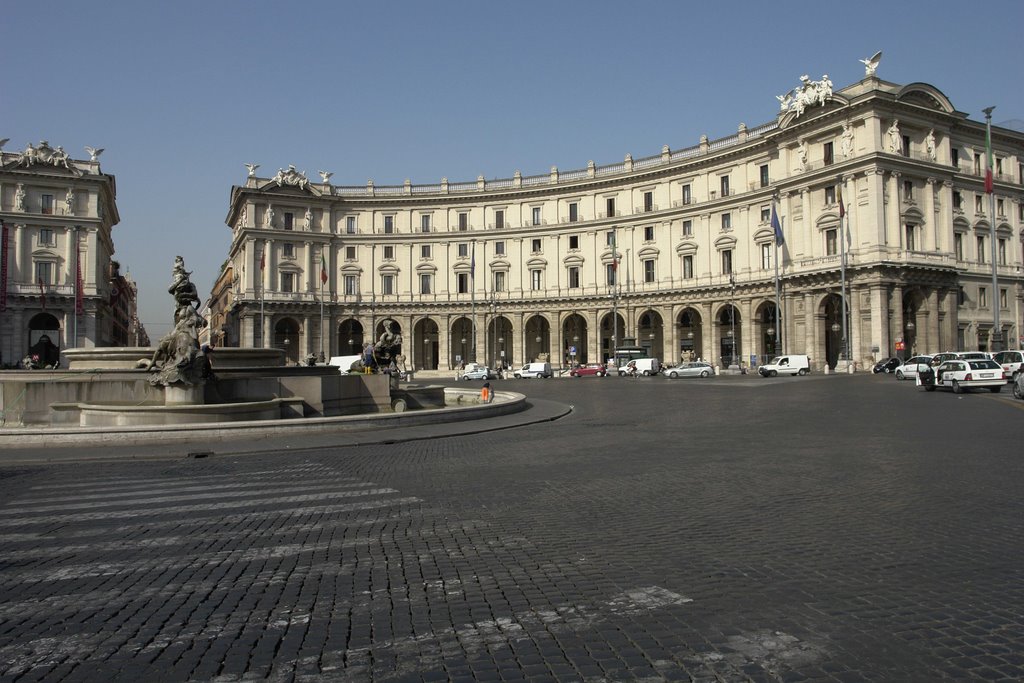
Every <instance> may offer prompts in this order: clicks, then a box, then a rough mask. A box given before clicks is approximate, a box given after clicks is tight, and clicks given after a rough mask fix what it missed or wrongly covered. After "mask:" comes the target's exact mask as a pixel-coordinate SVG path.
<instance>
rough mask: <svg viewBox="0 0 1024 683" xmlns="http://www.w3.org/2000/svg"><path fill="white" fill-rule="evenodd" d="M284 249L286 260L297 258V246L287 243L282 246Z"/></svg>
mask: <svg viewBox="0 0 1024 683" xmlns="http://www.w3.org/2000/svg"><path fill="white" fill-rule="evenodd" d="M282 248H283V249H284V257H285V258H295V245H294V244H292V243H291V242H285V243H284V244H283V245H282Z"/></svg>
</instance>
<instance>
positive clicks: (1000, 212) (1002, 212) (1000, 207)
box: [996, 199, 1006, 216]
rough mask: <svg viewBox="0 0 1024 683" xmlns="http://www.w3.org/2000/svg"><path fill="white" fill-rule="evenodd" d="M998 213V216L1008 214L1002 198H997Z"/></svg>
mask: <svg viewBox="0 0 1024 683" xmlns="http://www.w3.org/2000/svg"><path fill="white" fill-rule="evenodd" d="M996 215H997V216H1005V215H1006V211H1005V210H1004V209H1003V200H1002V199H997V200H996Z"/></svg>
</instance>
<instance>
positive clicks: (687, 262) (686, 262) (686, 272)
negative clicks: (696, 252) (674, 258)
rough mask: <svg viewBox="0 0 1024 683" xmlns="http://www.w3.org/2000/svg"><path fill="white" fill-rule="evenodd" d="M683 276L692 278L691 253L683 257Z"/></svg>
mask: <svg viewBox="0 0 1024 683" xmlns="http://www.w3.org/2000/svg"><path fill="white" fill-rule="evenodd" d="M683 278H685V279H687V280H689V279H691V278H693V255H692V254H687V255H686V256H684V257H683Z"/></svg>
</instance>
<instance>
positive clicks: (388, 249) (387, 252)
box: [384, 244, 395, 261]
mask: <svg viewBox="0 0 1024 683" xmlns="http://www.w3.org/2000/svg"><path fill="white" fill-rule="evenodd" d="M384 260H385V261H394V260H395V247H394V246H393V245H390V244H386V245H384Z"/></svg>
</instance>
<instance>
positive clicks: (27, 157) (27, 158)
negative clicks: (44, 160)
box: [18, 142, 37, 166]
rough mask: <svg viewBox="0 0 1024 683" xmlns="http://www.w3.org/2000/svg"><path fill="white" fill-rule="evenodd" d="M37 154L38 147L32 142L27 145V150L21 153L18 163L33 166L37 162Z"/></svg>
mask: <svg viewBox="0 0 1024 683" xmlns="http://www.w3.org/2000/svg"><path fill="white" fill-rule="evenodd" d="M36 160H37V155H36V148H35V147H33V146H32V143H31V142H30V143H28V144H27V145H25V151H24V152H22V153H21V156H20V157H19V158H18V165H20V166H31V165H32V164H34V163H36Z"/></svg>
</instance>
